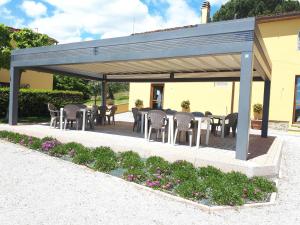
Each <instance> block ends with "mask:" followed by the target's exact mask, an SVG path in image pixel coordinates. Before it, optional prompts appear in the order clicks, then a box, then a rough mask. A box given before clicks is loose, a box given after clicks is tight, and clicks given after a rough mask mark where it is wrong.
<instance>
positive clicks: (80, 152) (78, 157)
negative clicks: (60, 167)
mask: <svg viewBox="0 0 300 225" xmlns="http://www.w3.org/2000/svg"><path fill="white" fill-rule="evenodd" d="M72 161H73V162H74V163H76V164H81V165H87V164H88V163H89V162H91V161H92V154H91V151H90V149H88V148H85V147H84V146H82V148H78V149H76V150H75V153H74V158H73V160H72Z"/></svg>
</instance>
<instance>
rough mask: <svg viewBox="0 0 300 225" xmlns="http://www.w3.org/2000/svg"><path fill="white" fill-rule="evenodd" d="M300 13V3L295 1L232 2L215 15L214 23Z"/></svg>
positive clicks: (252, 0) (261, 0)
mask: <svg viewBox="0 0 300 225" xmlns="http://www.w3.org/2000/svg"><path fill="white" fill-rule="evenodd" d="M291 11H300V3H299V2H298V1H293V0H286V1H285V0H268V1H265V0H230V1H228V2H227V3H226V4H224V5H222V6H221V8H220V9H219V10H218V11H217V12H216V13H215V14H214V16H213V21H221V20H231V19H234V18H237V19H238V18H246V17H251V16H260V15H271V14H277V13H284V12H291Z"/></svg>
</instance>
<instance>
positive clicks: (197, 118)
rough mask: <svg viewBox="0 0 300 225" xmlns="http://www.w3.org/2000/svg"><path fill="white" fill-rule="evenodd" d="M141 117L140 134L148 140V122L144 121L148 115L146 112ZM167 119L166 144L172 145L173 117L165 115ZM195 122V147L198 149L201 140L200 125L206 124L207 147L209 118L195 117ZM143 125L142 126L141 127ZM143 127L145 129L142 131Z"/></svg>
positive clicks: (206, 141) (206, 142) (207, 141)
mask: <svg viewBox="0 0 300 225" xmlns="http://www.w3.org/2000/svg"><path fill="white" fill-rule="evenodd" d="M140 113H141V115H142V119H141V122H142V129H141V130H142V131H141V132H142V133H144V138H145V139H147V138H148V129H147V128H148V120H147V119H145V118H146V117H147V115H148V112H145V111H144V112H143V111H142V112H140ZM167 118H168V120H169V126H168V144H173V142H174V115H167ZM195 120H197V121H198V127H197V137H196V147H197V148H199V147H200V140H201V124H202V123H207V127H206V140H205V144H206V145H208V143H209V133H210V131H209V127H210V118H209V117H195ZM143 125H144V126H143ZM144 127H145V129H144Z"/></svg>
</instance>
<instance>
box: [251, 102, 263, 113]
mask: <svg viewBox="0 0 300 225" xmlns="http://www.w3.org/2000/svg"><path fill="white" fill-rule="evenodd" d="M262 111H263V105H262V104H260V103H256V104H254V105H253V112H255V113H259V114H260V113H262Z"/></svg>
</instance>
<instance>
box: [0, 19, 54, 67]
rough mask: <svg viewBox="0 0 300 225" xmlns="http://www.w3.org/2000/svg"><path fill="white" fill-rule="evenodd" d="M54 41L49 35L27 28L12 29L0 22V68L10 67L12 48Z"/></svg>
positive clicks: (42, 44) (37, 45)
mask: <svg viewBox="0 0 300 225" xmlns="http://www.w3.org/2000/svg"><path fill="white" fill-rule="evenodd" d="M55 42H56V41H55V40H54V39H52V38H50V37H49V36H47V35H45V34H39V33H36V32H34V31H32V30H30V29H27V28H25V29H21V30H19V31H13V30H12V29H11V28H8V27H6V26H5V25H3V24H0V68H3V69H9V68H10V56H11V50H12V49H14V48H32V47H40V46H45V45H52V44H53V43H55ZM12 43H13V44H12Z"/></svg>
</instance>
